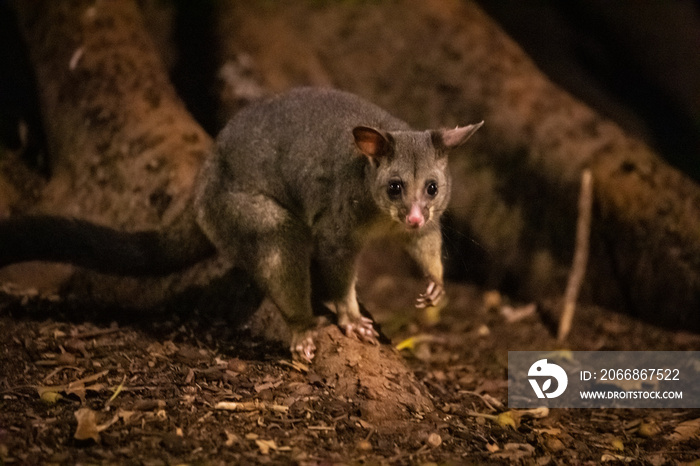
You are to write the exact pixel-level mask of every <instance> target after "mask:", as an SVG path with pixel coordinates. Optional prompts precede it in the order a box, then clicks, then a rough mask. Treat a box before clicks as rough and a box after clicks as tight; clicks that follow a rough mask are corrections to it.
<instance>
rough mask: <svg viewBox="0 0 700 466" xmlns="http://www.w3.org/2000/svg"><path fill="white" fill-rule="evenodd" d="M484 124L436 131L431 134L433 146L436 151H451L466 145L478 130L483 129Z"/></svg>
mask: <svg viewBox="0 0 700 466" xmlns="http://www.w3.org/2000/svg"><path fill="white" fill-rule="evenodd" d="M483 124H484V122H483V121H482V122H480V123H476V124H473V125H467V126H461V127H460V126H458V127H456V128H455V129H440V130H435V131H433V132H432V133H431V134H430V137H431V139H432V141H433V146H435V148H436V149H441V150H450V149H453V148H455V147H458V146H461V145H462V144H464V143H465V142H466V141H467V139H469V138H470V137H472V134H474V133H476V130H477V129H479V128H481V125H483Z"/></svg>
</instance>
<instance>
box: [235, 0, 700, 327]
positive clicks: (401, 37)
mask: <svg viewBox="0 0 700 466" xmlns="http://www.w3.org/2000/svg"><path fill="white" fill-rule="evenodd" d="M225 9H226V10H225V14H222V17H227V18H228V19H227V20H226V21H228V22H230V23H233V24H235V25H236V27H235V28H229V29H228V30H229V31H230V39H229V40H231V41H233V42H234V45H233V46H229V47H228V49H229V50H232V49H235V50H237V51H238V52H239V53H240V52H243V53H246V54H249V55H250V56H252V57H253V59H254V62H255V64H256V65H257V69H256V71H257V72H258V73H260V75H261V76H262V77H263V80H264V82H265V83H266V85H268V86H269V87H272V88H273V89H276V90H281V89H283V88H286V87H287V86H289V85H291V84H292V83H293V84H294V85H300V84H312V85H318V84H321V85H323V84H327V83H328V82H329V81H330V83H331V84H332V85H333V86H335V87H339V88H343V89H347V90H350V91H353V92H355V93H357V94H360V95H363V96H364V97H366V98H368V99H369V100H372V101H374V102H376V103H378V104H379V105H381V106H383V107H385V108H387V109H388V110H390V111H391V112H392V113H394V114H395V115H397V116H399V117H401V118H403V119H405V120H407V121H408V122H409V123H411V124H413V125H414V126H416V127H434V126H439V125H444V126H452V125H455V124H464V123H469V122H474V121H479V120H481V119H484V120H485V121H486V124H485V125H484V127H483V128H482V130H480V131H479V133H477V134H476V135H475V137H474V139H473V141H474V142H473V143H472V144H470V146H469V147H470V148H468V149H467V151H465V153H463V154H461V156H459V157H455V158H454V159H453V160H452V165H453V173H454V176H455V183H454V191H453V201H452V208H451V211H450V217H451V222H450V223H451V225H452V226H453V227H455V228H457V229H458V230H459V232H460V235H465V234H466V235H469V236H471V237H473V238H474V239H475V240H476V242H477V243H478V244H480V245H481V247H483V249H485V250H486V255H487V256H489V257H490V258H491V259H490V261H488V263H487V264H486V266H484V268H483V269H482V268H481V267H479V266H478V265H474V264H471V263H467V268H476V269H477V270H484V275H485V276H486V279H485V280H484V281H485V282H486V283H488V284H491V285H495V286H499V287H501V288H504V289H505V290H506V291H509V292H511V293H513V294H515V295H517V296H520V297H522V298H528V299H544V298H547V297H550V296H553V295H561V293H562V291H563V290H564V288H565V282H566V277H567V272H568V268H569V267H570V264H571V258H572V255H573V244H574V237H575V224H576V209H575V206H576V197H577V193H578V183H579V179H580V174H581V171H582V170H583V169H584V168H590V169H591V171H592V173H593V178H594V185H595V206H596V207H595V216H594V219H593V225H592V228H593V232H592V244H591V261H590V265H589V269H588V275H587V279H586V285H585V289H584V290H583V293H582V294H583V297H584V298H585V299H588V300H592V301H593V302H596V303H600V304H606V305H614V306H617V307H621V308H625V309H627V310H630V311H631V312H633V313H636V314H637V315H640V316H643V317H645V318H648V319H651V320H653V321H656V322H661V323H665V324H669V325H675V326H683V327H684V328H693V329H696V330H697V329H700V314H698V313H697V309H698V308H700V189H699V188H698V186H697V185H696V184H695V183H693V182H692V181H691V180H690V179H688V178H687V177H685V176H683V175H682V174H681V173H680V172H678V171H677V170H675V169H673V168H671V167H669V166H668V165H667V164H666V163H665V162H664V161H663V160H662V159H661V158H660V157H659V156H658V155H657V154H655V153H654V152H653V151H652V150H651V149H650V148H649V147H647V146H646V145H644V144H643V143H641V142H639V141H638V140H635V139H634V138H631V137H629V136H628V135H627V134H625V132H624V131H622V130H621V129H620V128H619V127H618V126H617V125H616V124H615V123H613V122H611V121H608V120H606V119H604V118H603V117H601V116H599V115H597V114H596V113H595V112H593V111H592V110H591V109H589V108H588V107H587V106H585V105H583V104H582V103H581V102H579V101H577V100H576V99H574V98H572V97H571V96H570V95H568V94H567V93H566V92H564V91H562V90H561V89H560V88H558V87H557V86H555V85H554V84H553V83H551V82H550V81H549V80H548V79H547V78H546V77H545V76H544V75H543V74H542V73H541V72H540V71H539V70H538V69H537V68H536V66H535V65H534V64H533V62H532V61H531V60H530V59H529V58H528V57H527V56H526V55H525V54H524V52H523V51H522V50H521V49H520V48H519V47H518V46H517V45H516V44H515V43H514V42H513V41H512V40H510V39H509V38H508V37H507V36H506V34H505V33H504V32H503V31H502V30H501V29H500V28H499V27H498V26H497V25H496V24H495V23H494V22H493V21H491V20H490V19H489V18H488V17H487V16H486V15H485V14H484V13H483V12H482V11H481V10H480V9H479V8H478V7H477V6H476V5H475V4H474V3H473V2H470V1H464V2H452V1H447V0H430V1H419V0H402V1H398V2H390V3H376V4H365V3H363V4H361V5H355V4H350V3H347V2H346V3H342V4H334V5H333V6H332V7H331V6H318V5H317V4H314V3H313V2H303V3H295V4H294V5H289V4H285V5H284V6H283V7H281V6H278V7H275V6H270V5H267V4H266V5H265V6H261V5H260V4H259V3H256V2H252V3H251V2H226V3H225ZM281 18H285V19H286V21H283V20H282V19H281ZM262 25H275V27H274V28H268V29H266V31H268V32H267V33H265V34H262V33H260V30H261V27H262ZM280 40H283V42H284V44H285V47H276V46H275V44H277V43H279V41H280ZM309 44H311V45H309ZM313 44H319V45H318V46H317V47H315V48H314V45H313ZM321 44H322V45H321ZM225 49H226V47H225ZM297 50H303V51H304V53H303V54H295V53H290V52H289V51H297ZM294 57H296V58H299V59H295V58H294ZM285 62H287V63H291V64H290V65H289V66H287V67H280V66H278V65H279V64H280V63H285Z"/></svg>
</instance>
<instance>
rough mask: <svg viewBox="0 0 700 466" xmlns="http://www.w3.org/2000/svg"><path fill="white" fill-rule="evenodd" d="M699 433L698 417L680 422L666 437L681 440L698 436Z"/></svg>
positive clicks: (676, 440)
mask: <svg viewBox="0 0 700 466" xmlns="http://www.w3.org/2000/svg"><path fill="white" fill-rule="evenodd" d="M698 434H700V418H697V419H691V420H689V421H685V422H681V423H680V424H678V425H677V426H676V428H675V429H673V432H672V433H671V434H670V435H669V436H668V439H669V440H671V441H673V442H683V441H685V440H690V439H693V438H698V436H699V435H698Z"/></svg>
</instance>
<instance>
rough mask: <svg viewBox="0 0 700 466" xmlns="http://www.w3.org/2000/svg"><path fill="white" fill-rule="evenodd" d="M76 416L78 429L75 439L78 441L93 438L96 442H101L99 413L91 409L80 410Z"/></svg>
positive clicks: (74, 435)
mask: <svg viewBox="0 0 700 466" xmlns="http://www.w3.org/2000/svg"><path fill="white" fill-rule="evenodd" d="M74 414H75V419H77V421H78V427H76V429H75V434H73V437H74V438H75V439H76V440H87V439H90V438H91V439H93V440H94V441H95V442H99V441H100V432H99V430H98V428H97V413H95V411H93V410H91V409H90V408H80V409H79V410H77V411H76V412H75V413H74Z"/></svg>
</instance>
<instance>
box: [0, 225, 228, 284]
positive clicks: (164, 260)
mask: <svg viewBox="0 0 700 466" xmlns="http://www.w3.org/2000/svg"><path fill="white" fill-rule="evenodd" d="M215 252H216V251H215V249H214V246H213V245H212V244H211V243H210V242H209V240H208V239H207V238H206V237H205V236H204V234H203V233H202V232H201V230H199V227H198V226H197V225H196V224H195V223H194V221H193V220H192V221H183V220H182V219H180V221H179V222H175V223H174V225H173V226H172V227H170V228H166V229H164V230H162V231H158V230H152V231H136V232H123V231H118V230H114V229H112V228H108V227H104V226H100V225H96V224H93V223H90V222H86V221H83V220H75V219H69V218H64V217H53V216H28V217H18V218H13V219H10V220H7V221H3V222H0V268H1V267H4V266H6V265H9V264H14V263H17V262H26V261H33V260H40V261H48V262H65V263H70V264H74V265H78V266H81V267H87V268H90V269H93V270H96V271H99V272H104V273H108V274H115V275H131V276H146V275H167V274H169V273H173V272H176V271H178V270H182V269H184V268H186V267H188V266H191V265H193V264H195V263H197V262H199V261H201V260H203V259H205V258H207V257H209V256H211V255H213V254H214V253H215Z"/></svg>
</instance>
